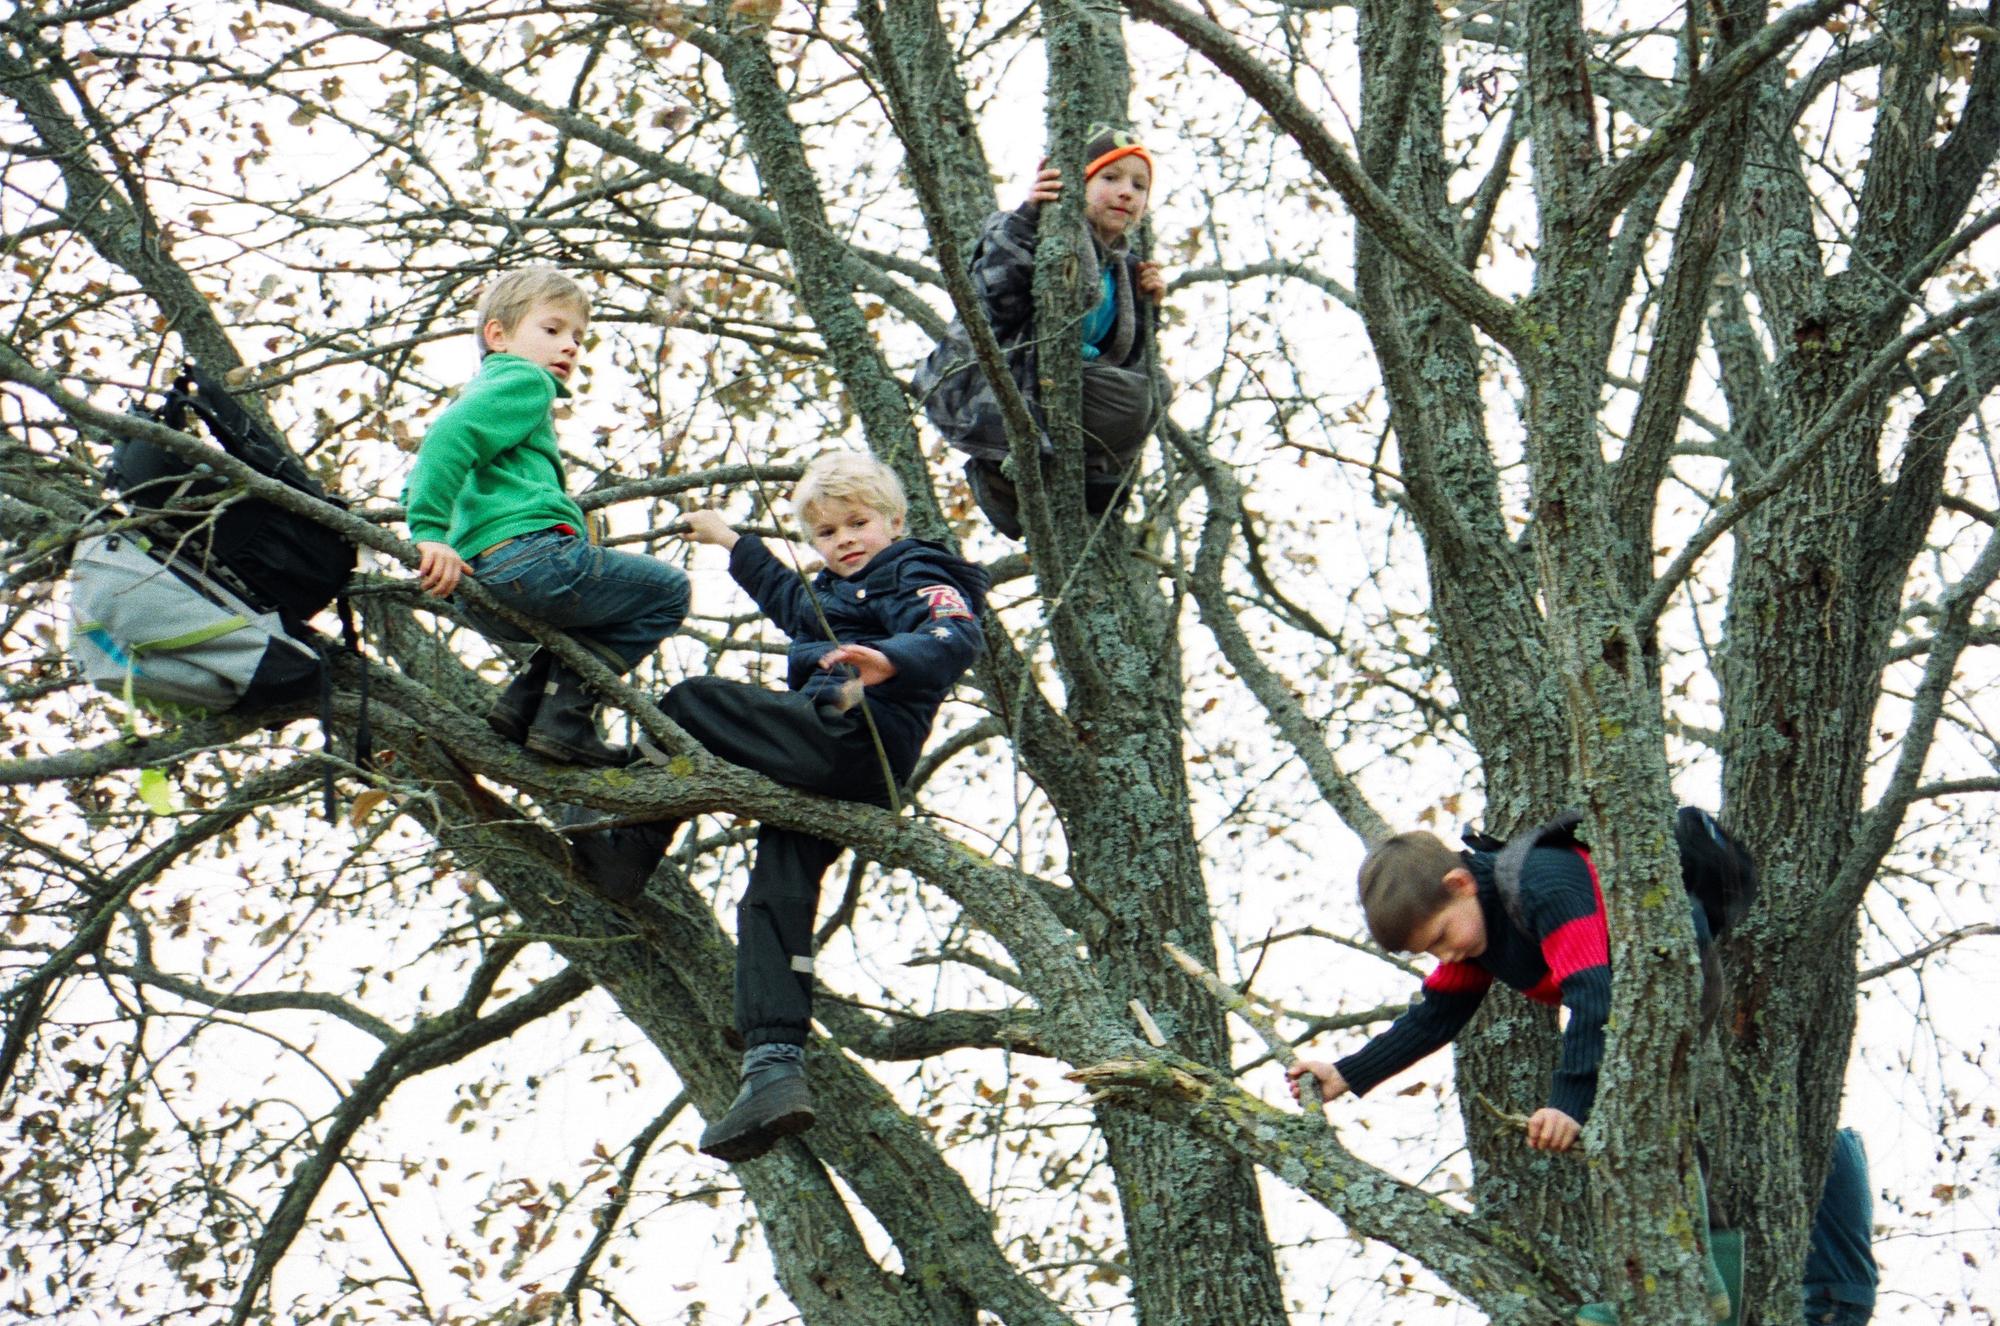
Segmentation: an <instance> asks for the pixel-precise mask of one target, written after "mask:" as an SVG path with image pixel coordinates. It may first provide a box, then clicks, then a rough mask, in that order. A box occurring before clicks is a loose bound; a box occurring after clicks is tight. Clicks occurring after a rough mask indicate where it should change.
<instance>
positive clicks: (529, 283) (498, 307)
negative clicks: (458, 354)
mask: <svg viewBox="0 0 2000 1326" xmlns="http://www.w3.org/2000/svg"><path fill="white" fill-rule="evenodd" d="M546 303H555V304H562V305H565V306H567V307H568V308H569V310H570V311H571V312H572V313H574V314H576V315H577V316H578V317H580V318H582V319H583V320H584V321H585V322H586V323H587V322H589V321H590V296H589V295H587V294H585V293H584V290H583V287H582V286H580V285H578V284H577V283H576V282H575V281H573V280H571V279H570V278H569V277H568V276H566V275H565V274H563V273H562V272H559V271H557V270H556V269H555V268H553V267H521V268H517V269H515V270H514V271H511V272H508V273H507V274H506V275H504V276H500V277H497V278H495V279H494V281H493V284H491V285H489V286H487V287H486V290H485V293H483V294H481V295H480V297H479V312H478V313H477V314H475V315H474V321H473V324H472V330H473V332H474V334H475V335H477V336H478V338H479V357H480V358H481V359H484V358H485V357H486V324H487V323H489V322H497V323H499V324H500V327H501V329H502V330H503V331H506V332H508V333H512V332H513V330H514V329H515V328H516V327H519V326H520V325H521V319H523V318H525V317H527V316H528V314H529V313H530V312H531V311H533V309H534V307H535V306H536V305H537V304H546Z"/></svg>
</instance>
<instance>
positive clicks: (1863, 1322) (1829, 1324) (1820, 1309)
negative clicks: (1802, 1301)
mask: <svg viewBox="0 0 2000 1326" xmlns="http://www.w3.org/2000/svg"><path fill="white" fill-rule="evenodd" d="M1874 1315H1875V1305H1874V1304H1872V1303H1840V1302H1836V1301H1835V1300H1833V1299H1830V1298H1808V1299H1807V1300H1806V1326H1868V1319H1869V1318H1870V1317H1873V1316H1874Z"/></svg>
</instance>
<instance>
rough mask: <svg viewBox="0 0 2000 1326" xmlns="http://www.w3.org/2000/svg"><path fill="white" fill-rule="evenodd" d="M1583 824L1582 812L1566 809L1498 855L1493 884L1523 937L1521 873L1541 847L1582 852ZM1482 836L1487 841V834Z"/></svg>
mask: <svg viewBox="0 0 2000 1326" xmlns="http://www.w3.org/2000/svg"><path fill="white" fill-rule="evenodd" d="M1581 823H1583V812H1582V811H1580V810H1576V809H1573V808H1572V809H1570V810H1565V811H1564V812H1563V813H1562V814H1560V815H1558V816H1556V817H1555V818H1554V819H1552V820H1550V821H1548V822H1547V823H1546V824H1539V825H1537V826H1535V827H1534V828H1533V829H1530V830H1529V831H1528V832H1527V833H1523V834H1519V835H1517V836H1516V837H1514V838H1513V839H1511V840H1510V841H1509V842H1507V844H1506V845H1505V846H1503V847H1501V848H1500V850H1499V851H1498V852H1497V853H1496V854H1495V855H1494V858H1493V883H1494V885H1495V887H1496V888H1497V889H1498V890H1499V893H1500V903H1501V905H1502V906H1503V907H1505V908H1506V909H1507V919H1508V920H1510V921H1512V922H1513V923H1514V927H1515V929H1517V930H1519V931H1521V932H1522V933H1523V934H1526V933H1528V910H1527V908H1526V906H1525V905H1523V903H1522V901H1521V870H1522V868H1523V867H1524V866H1526V865H1527V862H1528V853H1529V852H1531V851H1533V850H1534V849H1535V848H1537V847H1568V848H1571V849H1573V850H1581V849H1582V848H1583V845H1584V844H1583V840H1582V839H1580V838H1578V837H1577V836H1576V826H1577V825H1579V824H1581ZM1480 837H1481V838H1482V839H1486V835H1484V834H1481V835H1480ZM1486 841H1489V842H1490V841H1492V840H1491V839H1486Z"/></svg>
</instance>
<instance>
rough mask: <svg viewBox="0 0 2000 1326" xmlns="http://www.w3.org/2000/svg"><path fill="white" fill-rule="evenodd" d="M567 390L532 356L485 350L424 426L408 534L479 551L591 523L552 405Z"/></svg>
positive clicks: (411, 486)
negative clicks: (572, 488)
mask: <svg viewBox="0 0 2000 1326" xmlns="http://www.w3.org/2000/svg"><path fill="white" fill-rule="evenodd" d="M568 395H569V388H567V387H565V386H564V385H563V384H562V383H561V382H560V381H559V380H557V378H556V375H555V374H553V373H551V372H549V371H548V370H547V369H546V368H543V367H542V366H541V365H540V364H537V363H535V362H534V361H532V360H528V359H523V358H521V356H519V355H511V354H505V353H499V354H490V355H487V356H486V358H485V360H484V361H482V362H481V363H480V365H479V373H478V375H477V376H476V377H474V378H473V379H472V381H470V382H468V383H466V384H465V387H464V389H463V390H461V391H460V392H459V393H458V399H457V400H455V401H453V402H452V403H451V404H450V406H448V407H447V408H446V409H445V412H444V413H443V414H441V415H439V416H438V417H437V420H436V422H434V423H433V424H432V425H431V426H430V429H429V430H428V431H427V432H425V434H424V441H423V445H422V446H420V447H419V448H418V449H417V464H416V468H415V469H413V470H411V471H410V479H409V482H408V483H406V484H405V485H404V486H403V505H404V506H405V507H407V508H408V516H407V517H406V519H407V520H408V521H409V525H410V538H411V539H413V540H414V541H416V542H418V543H448V544H450V545H451V546H452V548H453V550H455V551H456V552H457V553H458V555H459V556H460V557H463V558H465V559H466V560H467V561H470V560H472V559H473V558H474V557H476V556H478V555H479V554H480V553H482V552H484V551H486V550H487V549H488V548H491V547H492V546H493V545H494V544H496V543H499V542H501V541H502V540H504V539H511V538H513V537H514V536H515V535H517V534H532V533H533V532H534V531H536V530H542V529H548V528H550V527H551V526H554V525H568V526H570V527H571V528H572V529H575V530H577V531H579V532H581V531H583V530H585V529H587V528H588V525H587V523H586V522H585V520H584V518H583V509H582V508H581V507H579V506H578V505H577V504H576V502H575V500H574V499H573V498H571V497H570V495H569V493H568V491H567V489H566V488H565V486H564V483H563V467H562V454H561V452H559V451H557V450H556V425H555V420H554V418H553V417H551V415H550V414H549V408H550V407H551V406H553V405H554V404H555V403H556V401H558V400H559V399H561V398H563V397H566V396H568Z"/></svg>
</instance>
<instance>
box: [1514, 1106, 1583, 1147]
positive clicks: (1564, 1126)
mask: <svg viewBox="0 0 2000 1326" xmlns="http://www.w3.org/2000/svg"><path fill="white" fill-rule="evenodd" d="M1516 1117H1517V1118H1518V1117H1519V1116H1518V1115H1517V1116H1516ZM1582 1131H1583V1125H1582V1124H1580V1123H1578V1122H1577V1121H1576V1120H1575V1119H1572V1118H1570V1117H1569V1116H1568V1115H1567V1114H1564V1113H1563V1112H1562V1111H1561V1110H1558V1109H1555V1108H1553V1107H1551V1106H1546V1105H1545V1106H1543V1107H1542V1108H1541V1109H1539V1110H1536V1111H1535V1112H1534V1113H1533V1114H1531V1115H1529V1116H1528V1145H1529V1146H1531V1147H1533V1148H1535V1150H1537V1151H1567V1150H1569V1149H1570V1148H1571V1147H1572V1146H1575V1145H1576V1139H1577V1135H1578V1134H1579V1133H1581V1132H1582Z"/></svg>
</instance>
